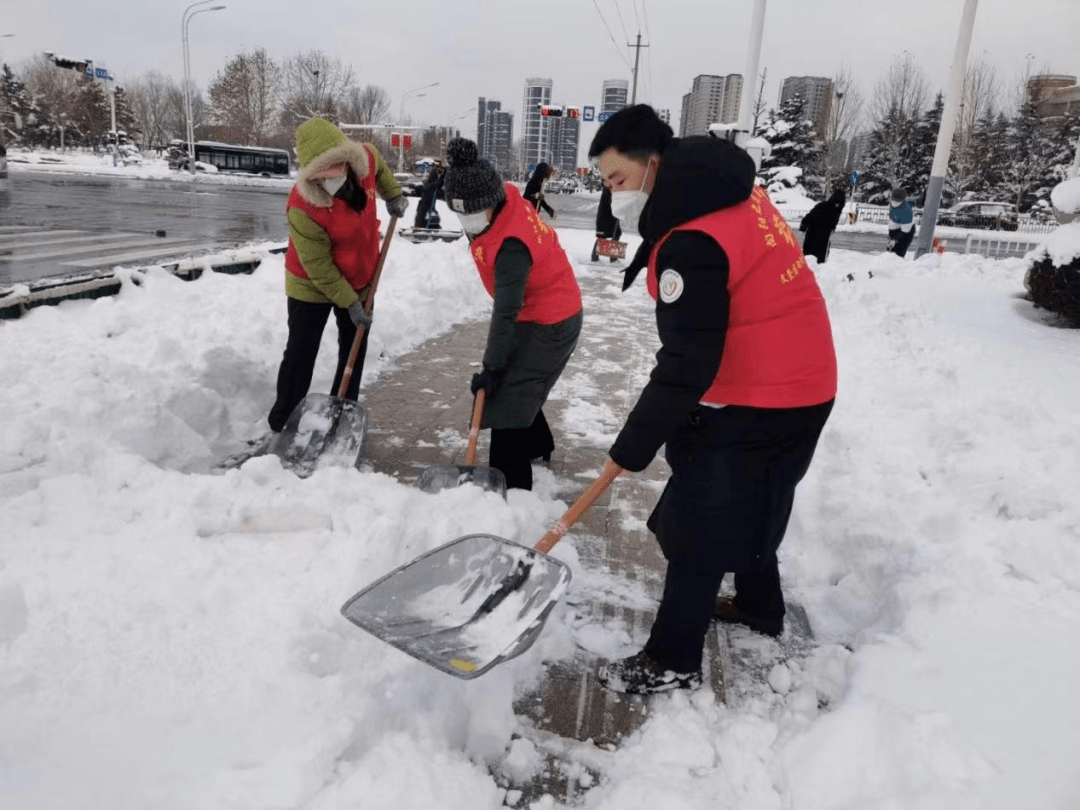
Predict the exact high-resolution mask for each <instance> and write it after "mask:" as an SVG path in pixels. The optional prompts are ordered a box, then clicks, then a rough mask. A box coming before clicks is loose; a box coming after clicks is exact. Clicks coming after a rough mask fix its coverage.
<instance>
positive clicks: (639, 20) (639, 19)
mask: <svg viewBox="0 0 1080 810" xmlns="http://www.w3.org/2000/svg"><path fill="white" fill-rule="evenodd" d="M631 2H632V3H633V4H634V20H635V21H636V22H637V30H638V31H640V30H641V18H640V17H638V13H637V0H631Z"/></svg>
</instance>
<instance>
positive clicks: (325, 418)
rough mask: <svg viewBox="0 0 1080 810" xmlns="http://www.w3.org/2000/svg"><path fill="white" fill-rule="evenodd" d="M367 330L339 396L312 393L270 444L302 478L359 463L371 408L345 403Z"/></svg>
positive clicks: (371, 295) (359, 336)
mask: <svg viewBox="0 0 1080 810" xmlns="http://www.w3.org/2000/svg"><path fill="white" fill-rule="evenodd" d="M397 219H398V218H397V217H391V218H390V225H389V227H388V228H387V230H386V236H385V237H384V238H383V244H382V250H381V251H380V252H379V263H378V265H377V266H376V267H375V276H374V278H372V280H371V290H370V291H369V292H368V297H367V305H366V306H365V307H364V312H365V313H366V314H367V315H368V317H371V311H372V308H373V307H374V306H375V291H376V290H377V289H378V287H379V278H380V276H382V271H383V265H384V264H385V263H386V254H387V253H388V252H389V250H390V240H391V239H392V238H393V237H394V225H396V224H397ZM364 331H365V329H364V326H363V324H361V325H360V326H358V327H357V328H356V337H355V338H353V343H352V349H351V351H350V352H349V359H348V361H347V362H346V364H345V371H344V372H343V373H342V375H341V385H339V386H338V392H337V396H330V395H329V394H308V395H307V396H306V397H304V399H303V400H302V401H301V402H300V404H299V405H297V406H296V408H295V409H294V410H293V412H292V413H291V414H289V419H288V421H287V422H285V427H283V428H282V430H281V433H279V434H278V435H277V436H276V437H275V438H274V441H273V443H272V444H271V446H270V452H271V453H273V454H274V455H276V456H278V457H279V458H280V459H281V464H282V466H283V467H287V468H288V469H290V470H292V471H293V472H295V473H296V474H297V475H299V476H300V477H301V478H306V477H307V476H309V475H311V474H312V473H313V472H315V470H316V469H318V468H319V467H352V466H355V465H356V464H357V462H358V461H359V457H360V447H361V445H362V444H363V443H364V432H365V431H366V429H367V409H366V408H364V406H363V405H361V404H360V403H358V402H354V401H353V400H351V399H346V398H345V393H346V392H347V391H348V390H349V382H350V381H351V380H352V375H353V367H354V366H355V365H356V358H357V355H359V354H360V344H361V343H362V342H363V340H364Z"/></svg>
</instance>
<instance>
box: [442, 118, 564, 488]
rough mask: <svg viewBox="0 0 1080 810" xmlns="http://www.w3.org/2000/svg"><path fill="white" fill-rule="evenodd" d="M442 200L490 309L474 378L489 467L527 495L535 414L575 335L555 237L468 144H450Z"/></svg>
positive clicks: (539, 447) (547, 452) (545, 436)
mask: <svg viewBox="0 0 1080 810" xmlns="http://www.w3.org/2000/svg"><path fill="white" fill-rule="evenodd" d="M447 156H448V158H449V162H450V166H449V168H448V169H447V172H446V178H445V181H444V186H443V193H444V195H445V197H446V201H447V203H448V205H449V206H450V210H452V211H454V212H455V213H456V214H457V215H458V219H460V220H461V227H462V229H463V230H464V231H465V233H466V234H467V235H468V238H469V243H470V244H469V249H470V251H471V253H472V257H473V260H474V261H475V262H476V269H477V271H479V273H480V280H481V281H482V282H483V284H484V289H486V290H487V292H488V295H490V296H491V297H492V298H493V299H494V303H493V305H492V310H491V325H490V327H489V328H488V339H487V347H486V349H485V350H484V367H483V371H481V372H479V373H477V374H474V375H473V378H472V383H471V386H470V387H471V389H472V392H473V393H474V394H475V393H476V392H477V391H478V390H480V389H481V388H483V389H484V391H485V392H486V395H487V404H486V406H485V408H484V422H483V427H485V428H488V427H489V428H491V459H490V464H491V466H492V467H494V468H495V469H497V470H501V471H502V473H503V475H505V476H506V484H507V486H508V487H517V488H520V489H532V463H531V462H532V459H535V458H541V457H542V458H545V459H548V458H550V457H551V451H552V450H553V449H554V447H555V441H554V439H553V438H552V435H551V430H550V429H549V428H548V424H547V420H546V419H545V418H544V412H543V410H542V408H543V405H544V402H545V401H546V400H547V397H548V393H549V392H550V391H551V388H552V386H554V385H555V381H556V380H558V379H559V375H560V374H562V370H563V369H564V368H565V367H566V363H567V361H568V360H569V359H570V355H571V354H572V353H573V351H574V347H575V346H576V345H577V339H578V335H579V334H580V332H581V321H582V310H581V290H580V289H579V288H578V284H577V279H576V278H574V271H573V269H572V268H571V266H570V262H569V260H568V259H567V258H566V253H564V252H563V249H562V247H561V246H560V245H559V238H558V237H557V236H556V235H555V231H553V230H552V229H551V228H549V227H548V226H547V225H546V224H544V223H543V222H541V221H540V218H539V216H537V213H536V210H535V209H534V208H533V207H532V206H531V205H529V203H528V202H526V201H525V200H524V199H522V197H521V194H520V193H519V192H518V190H517V188H516V187H515V186H513V185H511V184H510V183H504V182H503V181H502V178H500V177H499V174H498V172H496V171H495V169H494V168H492V166H491V164H490V163H488V162H487V161H484V160H480V158H479V156H478V154H477V149H476V144H475V143H473V142H472V141H469V140H465V139H463V138H455V139H454V140H452V141H451V142H450V144H449V145H448V147H447Z"/></svg>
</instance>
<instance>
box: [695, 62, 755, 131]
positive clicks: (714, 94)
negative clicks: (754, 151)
mask: <svg viewBox="0 0 1080 810" xmlns="http://www.w3.org/2000/svg"><path fill="white" fill-rule="evenodd" d="M742 85H743V79H742V76H741V75H740V74H738V73H732V74H729V75H727V76H711V75H706V74H703V75H701V76H695V77H694V84H693V86H692V87H691V88H690V92H689V93H687V94H686V95H685V96H683V114H682V118H681V120H680V121H679V135H680V137H686V136H688V135H708V134H709V125H710V124H730V123H733V122H735V121H738V120H739V101H740V100H741V98H742Z"/></svg>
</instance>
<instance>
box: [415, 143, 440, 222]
mask: <svg viewBox="0 0 1080 810" xmlns="http://www.w3.org/2000/svg"><path fill="white" fill-rule="evenodd" d="M445 175H446V164H444V163H443V162H442V161H441V160H437V161H435V167H434V168H433V169H432V170H431V172H429V173H428V176H427V177H426V178H425V179H424V188H423V190H422V191H421V192H420V200H419V202H417V203H416V220H415V221H414V222H413V227H414V228H428V229H438V228H439V227H440V226H441V225H442V222H441V221H440V219H439V212H438V211H436V210H435V201H436V200H441V199H443V178H444V177H445Z"/></svg>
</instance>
